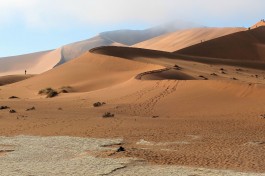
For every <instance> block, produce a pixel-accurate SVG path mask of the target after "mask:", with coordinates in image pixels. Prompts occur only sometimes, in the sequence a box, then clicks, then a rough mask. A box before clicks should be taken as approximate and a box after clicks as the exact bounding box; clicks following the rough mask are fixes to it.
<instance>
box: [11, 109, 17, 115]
mask: <svg viewBox="0 0 265 176" xmlns="http://www.w3.org/2000/svg"><path fill="white" fill-rule="evenodd" d="M9 113H11V114H14V113H17V111H15V110H14V109H11V110H10V111H9Z"/></svg>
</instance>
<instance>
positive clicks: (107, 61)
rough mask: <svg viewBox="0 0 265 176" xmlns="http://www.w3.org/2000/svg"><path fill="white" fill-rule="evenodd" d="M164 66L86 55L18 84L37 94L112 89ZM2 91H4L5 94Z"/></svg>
mask: <svg viewBox="0 0 265 176" xmlns="http://www.w3.org/2000/svg"><path fill="white" fill-rule="evenodd" d="M160 68H163V67H162V66H156V65H152V64H146V63H140V62H135V61H130V60H126V59H121V58H116V57H109V56H104V55H98V54H93V53H86V54H84V55H82V56H81V57H79V58H77V59H75V60H72V61H70V62H68V63H65V64H63V65H61V66H59V67H56V68H54V69H52V70H50V71H48V72H46V73H44V74H41V75H39V76H35V77H33V78H31V79H28V80H25V81H23V82H19V83H17V84H16V86H18V87H22V88H23V87H26V88H27V89H29V90H32V91H33V92H34V91H35V94H36V93H37V92H38V90H40V89H43V88H47V87H52V88H60V87H63V86H71V87H73V88H74V91H77V92H83V91H92V90H98V89H102V88H105V87H109V86H112V85H115V84H118V83H121V82H124V81H127V80H129V79H131V78H133V77H135V76H136V75H137V74H138V73H141V72H145V71H148V70H153V69H160ZM2 91H3V90H2Z"/></svg>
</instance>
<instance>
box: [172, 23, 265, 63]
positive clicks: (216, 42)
mask: <svg viewBox="0 0 265 176" xmlns="http://www.w3.org/2000/svg"><path fill="white" fill-rule="evenodd" d="M175 53H179V54H186V55H193V56H202V57H212V58H223V59H235V60H251V61H264V60H265V27H259V28H256V29H253V30H248V31H243V32H238V33H234V34H230V35H227V36H224V37H220V38H217V39H213V40H210V41H207V42H203V43H201V44H197V45H194V46H191V47H188V48H184V49H181V50H179V51H176V52H175Z"/></svg>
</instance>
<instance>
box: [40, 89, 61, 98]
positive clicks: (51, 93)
mask: <svg viewBox="0 0 265 176" xmlns="http://www.w3.org/2000/svg"><path fill="white" fill-rule="evenodd" d="M39 94H40V95H46V98H53V97H56V96H57V95H58V92H57V91H56V90H54V89H52V88H46V89H41V90H40V91H39Z"/></svg>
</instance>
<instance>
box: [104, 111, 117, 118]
mask: <svg viewBox="0 0 265 176" xmlns="http://www.w3.org/2000/svg"><path fill="white" fill-rule="evenodd" d="M102 117H103V118H109V117H114V114H112V113H110V112H105V113H104V114H103V116H102Z"/></svg>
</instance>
